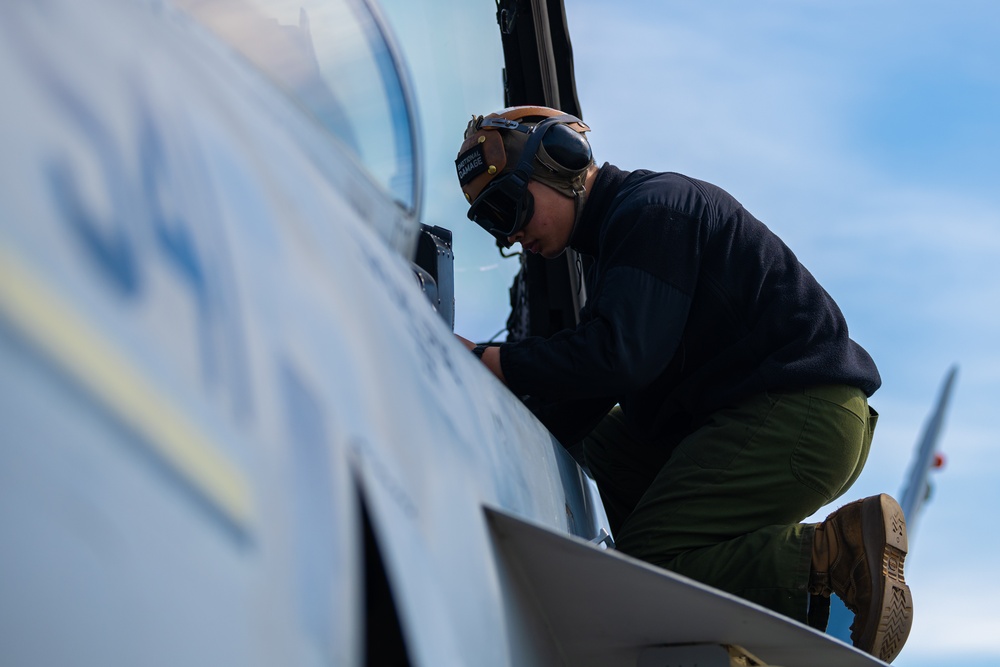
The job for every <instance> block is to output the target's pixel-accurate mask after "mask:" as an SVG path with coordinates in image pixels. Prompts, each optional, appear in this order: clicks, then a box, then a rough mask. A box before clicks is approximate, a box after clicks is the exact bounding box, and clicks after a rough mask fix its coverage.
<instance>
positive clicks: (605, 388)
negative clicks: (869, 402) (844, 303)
mask: <svg viewBox="0 0 1000 667" xmlns="http://www.w3.org/2000/svg"><path fill="white" fill-rule="evenodd" d="M570 245H571V247H573V248H575V249H576V250H578V251H579V252H581V253H583V254H585V255H589V256H591V257H593V258H594V262H593V265H592V267H591V270H590V273H589V275H588V278H587V291H588V294H587V304H586V306H585V307H584V308H583V310H582V311H581V320H580V324H579V325H578V326H577V327H576V328H575V329H568V330H565V331H562V332H560V333H558V334H556V335H554V336H552V337H551V338H547V339H543V338H528V339H525V340H523V341H519V342H516V343H506V344H504V345H502V346H501V348H500V360H501V365H502V368H503V372H504V376H505V378H506V380H507V384H508V386H509V387H510V388H511V389H512V390H513V391H514V392H515V393H517V394H518V395H521V396H530V399H531V400H530V401H529V405H531V406H533V409H534V410H535V411H536V414H538V416H539V417H540V418H541V419H542V421H543V422H544V423H545V424H546V426H548V427H549V429H550V430H552V432H553V433H554V434H555V435H556V436H557V437H559V438H560V440H562V441H563V442H564V444H570V442H571V441H573V440H575V439H577V438H579V437H581V436H582V435H584V434H585V433H586V432H587V431H588V430H589V429H590V428H592V427H593V426H594V425H595V424H596V422H597V421H598V420H599V419H600V418H601V417H602V416H603V415H604V414H605V413H606V412H607V410H608V409H610V408H611V407H612V406H613V405H614V404H615V403H620V404H621V406H622V409H623V410H624V412H625V415H626V418H627V419H628V420H629V421H630V422H631V423H632V424H633V425H634V426H636V427H637V428H639V429H640V431H641V432H644V433H646V434H647V435H648V436H649V437H651V438H656V439H667V440H672V441H675V442H676V440H678V439H679V438H681V437H683V436H684V435H685V434H686V433H688V432H690V431H691V430H693V429H695V428H697V427H698V426H699V424H700V423H702V422H703V421H704V420H705V419H706V418H707V417H708V416H709V415H710V414H711V413H712V412H713V411H714V410H716V409H718V408H720V407H722V406H725V405H727V404H731V403H732V402H733V401H737V400H739V399H740V398H742V397H745V396H748V395H750V394H753V393H757V392H760V391H765V390H769V389H773V390H790V389H798V388H804V387H808V386H816V385H823V384H846V385H851V386H854V387H858V388H860V389H861V390H863V391H864V392H865V394H866V395H868V396H871V395H872V394H873V393H874V392H875V390H876V389H878V387H879V385H880V384H881V379H880V378H879V374H878V370H877V369H876V367H875V363H874V362H873V361H872V358H871V357H870V356H869V355H868V353H867V352H865V350H864V349H863V348H862V347H861V346H859V345H858V344H857V343H855V342H854V341H852V340H851V339H850V337H849V336H848V331H847V323H846V322H845V320H844V316H843V314H842V313H841V311H840V308H838V307H837V304H836V303H835V302H834V301H833V299H832V298H831V297H830V295H829V294H827V292H826V291H825V290H824V289H823V288H822V287H821V286H820V285H819V283H818V282H817V281H816V279H815V278H814V277H813V276H812V274H810V273H809V271H807V270H806V269H805V267H803V266H802V265H801V264H800V263H799V261H798V260H797V259H796V257H795V255H794V254H793V253H792V251H791V250H790V249H789V248H788V247H787V246H786V245H785V244H784V243H783V242H782V241H781V240H780V239H779V238H778V237H777V236H776V235H775V234H773V233H772V232H771V231H770V230H769V229H768V228H767V227H765V226H764V224H763V223H761V222H760V221H759V220H757V219H756V218H754V217H753V216H752V215H750V213H748V212H747V211H746V209H744V208H743V207H742V206H741V205H740V203H739V202H737V201H736V200H735V199H734V198H733V197H732V196H731V195H729V194H728V193H726V192H725V191H723V190H722V189H720V188H718V187H716V186H714V185H711V184H709V183H705V182H702V181H698V180H695V179H692V178H688V177H687V176H682V175H680V174H675V173H655V172H650V171H633V172H626V171H621V170H619V169H617V168H616V167H614V166H612V165H610V164H605V165H604V166H603V167H602V168H601V170H600V172H599V173H598V176H597V179H596V181H595V183H594V186H593V188H592V192H591V193H590V196H589V197H588V199H587V203H586V205H585V207H584V210H583V213H582V215H581V218H580V220H579V222H578V223H577V228H576V229H575V230H574V233H573V238H572V239H571V240H570Z"/></svg>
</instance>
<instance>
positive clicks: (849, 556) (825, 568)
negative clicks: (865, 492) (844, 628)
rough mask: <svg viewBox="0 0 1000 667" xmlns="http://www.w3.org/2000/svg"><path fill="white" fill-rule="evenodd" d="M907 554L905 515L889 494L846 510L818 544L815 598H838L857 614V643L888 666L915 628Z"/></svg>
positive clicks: (812, 585) (826, 526)
mask: <svg viewBox="0 0 1000 667" xmlns="http://www.w3.org/2000/svg"><path fill="white" fill-rule="evenodd" d="M906 549H907V543H906V521H905V520H904V519H903V510H902V509H901V508H900V507H899V504H898V503H897V502H896V501H895V500H893V499H892V497H890V496H888V495H886V494H884V493H883V494H882V495H879V496H872V497H871V498H865V499H863V500H858V501H855V502H853V503H850V504H849V505H845V506H844V507H841V508H840V509H839V510H837V511H836V512H834V513H833V514H831V515H830V516H828V517H827V519H826V521H824V522H823V523H821V524H819V525H817V526H816V535H815V537H814V538H813V547H812V574H811V575H810V579H809V592H810V593H812V594H813V595H822V596H825V597H829V596H830V593H831V592H833V593H836V594H837V596H838V597H839V598H840V599H841V600H843V601H844V604H845V605H847V608H848V609H850V610H851V611H853V612H854V623H853V624H852V625H851V641H853V642H854V645H855V646H856V647H858V648H859V649H861V650H862V651H865V652H867V653H870V654H871V655H874V656H875V657H877V658H879V659H880V660H884V661H886V662H892V660H893V659H895V657H896V656H897V655H899V652H900V650H902V648H903V644H904V643H906V637H907V636H908V635H909V634H910V625H911V624H912V623H913V599H912V597H911V596H910V587H909V586H907V585H906V581H905V580H904V578H903V559H904V558H905V557H906Z"/></svg>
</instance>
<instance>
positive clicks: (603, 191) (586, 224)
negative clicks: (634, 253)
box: [569, 162, 630, 257]
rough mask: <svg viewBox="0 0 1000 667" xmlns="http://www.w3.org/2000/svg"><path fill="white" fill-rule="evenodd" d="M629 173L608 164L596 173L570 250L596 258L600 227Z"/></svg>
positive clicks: (572, 238) (571, 240)
mask: <svg viewBox="0 0 1000 667" xmlns="http://www.w3.org/2000/svg"><path fill="white" fill-rule="evenodd" d="M629 173H630V172H627V171H622V170H621V169H619V168H618V167H616V166H614V165H612V164H611V163H609V162H605V163H604V166H602V167H601V168H600V170H599V171H598V172H597V178H595V179H594V185H593V187H592V188H591V190H590V193H589V194H588V195H587V201H586V203H584V205H583V213H582V214H581V215H580V220H579V221H578V222H577V223H576V228H575V229H574V230H573V236H572V237H571V238H570V240H569V245H570V247H571V248H573V249H574V250H576V251H577V252H581V253H583V254H584V255H590V256H591V257H597V253H598V251H599V249H600V239H601V227H602V226H603V224H604V220H605V219H606V217H607V213H608V210H609V209H610V207H611V202H612V201H613V200H614V198H615V195H617V194H618V190H619V189H620V188H621V185H622V183H623V182H624V181H625V179H626V178H628V175H629Z"/></svg>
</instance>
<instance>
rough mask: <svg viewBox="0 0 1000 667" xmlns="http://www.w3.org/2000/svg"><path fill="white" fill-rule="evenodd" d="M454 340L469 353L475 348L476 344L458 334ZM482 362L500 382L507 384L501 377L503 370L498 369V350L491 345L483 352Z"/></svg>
mask: <svg viewBox="0 0 1000 667" xmlns="http://www.w3.org/2000/svg"><path fill="white" fill-rule="evenodd" d="M455 338H457V339H458V340H459V342H460V343H462V345H464V346H465V349H467V350H469V351H470V352H471V351H472V350H473V349H474V348H475V347H476V344H475V343H473V342H472V341H471V340H469V339H467V338H462V337H461V336H459V335H458V334H455ZM482 362H483V364H485V365H486V368H488V369H490V370H491V371H492V372H493V374H494V375H496V376H497V378H499V379H500V381H501V382H503V383H504V384H507V381H506V380H504V377H503V369H502V368H500V348H499V347H497V346H496V345H491V346H489V347H487V348H486V349H485V350H484V351H483V356H482Z"/></svg>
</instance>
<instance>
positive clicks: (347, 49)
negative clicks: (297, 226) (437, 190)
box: [175, 0, 418, 212]
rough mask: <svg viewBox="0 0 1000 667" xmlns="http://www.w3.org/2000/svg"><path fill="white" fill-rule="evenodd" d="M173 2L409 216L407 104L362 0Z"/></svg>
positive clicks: (411, 149)
mask: <svg viewBox="0 0 1000 667" xmlns="http://www.w3.org/2000/svg"><path fill="white" fill-rule="evenodd" d="M175 1H176V3H177V4H178V5H179V6H180V7H181V8H182V9H185V10H186V11H188V12H189V13H191V14H192V15H194V16H195V18H197V19H198V20H199V21H201V22H202V23H204V24H205V25H206V26H208V27H209V28H210V29H211V30H212V31H213V32H215V33H216V34H218V35H219V36H220V37H221V38H222V39H224V40H225V41H226V42H228V43H229V44H230V45H231V46H232V47H234V48H235V49H236V50H238V51H239V52H240V53H242V54H243V55H244V56H245V57H246V58H248V59H249V60H250V61H252V62H253V63H254V64H255V65H256V66H257V67H258V68H260V69H261V70H262V71H263V72H264V73H265V74H266V75H267V76H268V77H269V78H271V79H273V80H274V81H275V82H276V83H278V84H279V85H281V86H282V87H283V88H285V89H286V90H287V91H288V92H289V93H290V94H291V95H292V96H293V97H294V98H295V99H296V100H297V101H298V102H299V103H300V104H301V105H302V106H303V107H305V108H306V109H307V110H308V111H310V112H311V113H312V114H313V115H314V116H315V117H316V118H317V119H318V120H319V121H320V122H321V123H322V124H323V125H324V126H325V127H326V128H327V129H329V130H330V132H332V133H333V134H334V135H335V136H336V137H337V138H338V139H339V140H340V141H341V142H342V143H343V144H344V145H345V146H346V147H347V148H348V149H349V150H350V151H352V152H353V153H354V155H355V156H356V157H357V158H358V160H359V161H360V162H361V164H362V165H363V166H364V167H365V169H366V170H367V171H368V172H369V173H370V174H371V176H372V177H373V178H374V179H375V180H376V181H377V182H378V183H380V184H381V185H382V186H383V187H385V188H386V189H387V190H388V191H389V193H390V194H391V195H392V197H393V198H394V199H395V200H396V201H397V202H399V204H401V205H402V206H404V207H405V208H407V209H408V210H410V211H414V209H415V207H416V202H417V200H418V197H417V187H418V183H417V178H416V173H417V172H416V159H417V155H416V152H417V151H416V144H415V135H414V132H415V130H414V128H415V123H414V119H413V114H412V110H411V109H412V104H411V103H410V100H409V97H408V94H407V89H406V83H405V79H404V76H403V75H402V74H401V71H400V66H399V63H398V60H397V59H396V57H395V55H394V53H393V50H392V49H391V48H390V45H389V43H388V41H387V39H386V37H385V33H384V31H383V30H382V28H381V26H380V24H379V22H378V21H377V20H376V18H375V16H374V15H373V13H372V11H371V10H370V8H369V7H368V5H367V4H366V3H365V2H364V0H175ZM414 212H415V211H414Z"/></svg>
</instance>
